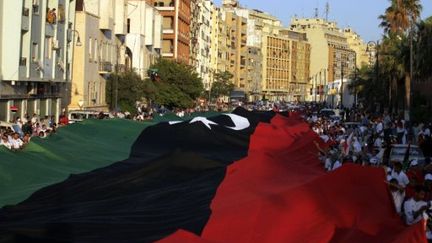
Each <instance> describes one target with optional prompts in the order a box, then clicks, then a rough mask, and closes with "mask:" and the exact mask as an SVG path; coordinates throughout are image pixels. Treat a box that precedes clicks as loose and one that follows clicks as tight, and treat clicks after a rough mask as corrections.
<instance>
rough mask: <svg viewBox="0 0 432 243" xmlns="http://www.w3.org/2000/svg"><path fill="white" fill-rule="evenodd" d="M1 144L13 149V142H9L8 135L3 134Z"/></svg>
mask: <svg viewBox="0 0 432 243" xmlns="http://www.w3.org/2000/svg"><path fill="white" fill-rule="evenodd" d="M0 145H2V146H5V147H6V148H7V149H12V146H11V144H10V143H9V139H8V137H7V136H5V135H3V136H2V137H1V141H0Z"/></svg>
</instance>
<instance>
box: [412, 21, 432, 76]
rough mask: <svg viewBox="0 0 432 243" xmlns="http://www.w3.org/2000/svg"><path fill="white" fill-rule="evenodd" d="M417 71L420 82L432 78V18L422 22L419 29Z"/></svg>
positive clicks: (417, 37)
mask: <svg viewBox="0 0 432 243" xmlns="http://www.w3.org/2000/svg"><path fill="white" fill-rule="evenodd" d="M417 29H418V31H417V36H416V56H415V57H416V58H415V64H416V65H415V71H416V73H415V74H416V78H417V79H418V80H427V79H428V78H430V77H431V76H432V69H431V68H430V66H431V63H432V16H431V17H429V18H427V19H426V20H424V21H421V22H420V23H419V24H418V27H417Z"/></svg>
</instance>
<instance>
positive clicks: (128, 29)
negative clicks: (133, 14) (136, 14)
mask: <svg viewBox="0 0 432 243" xmlns="http://www.w3.org/2000/svg"><path fill="white" fill-rule="evenodd" d="M155 4H156V3H155ZM130 24H131V20H130V19H127V33H128V34H129V33H130Z"/></svg>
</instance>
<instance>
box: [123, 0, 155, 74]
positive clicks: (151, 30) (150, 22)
mask: <svg viewBox="0 0 432 243" xmlns="http://www.w3.org/2000/svg"><path fill="white" fill-rule="evenodd" d="M127 12H128V14H127V16H128V17H127V30H126V32H127V34H126V42H125V44H126V53H127V60H129V61H128V66H130V67H132V68H133V70H135V71H136V72H137V73H138V74H139V75H140V76H141V78H146V77H147V75H148V72H147V71H148V69H149V67H150V66H151V65H152V64H154V63H155V61H156V60H157V58H159V57H160V52H161V48H162V15H161V14H160V13H159V11H157V10H156V8H155V7H154V6H153V5H152V4H151V2H150V1H149V0H146V1H140V0H129V4H128V11H127Z"/></svg>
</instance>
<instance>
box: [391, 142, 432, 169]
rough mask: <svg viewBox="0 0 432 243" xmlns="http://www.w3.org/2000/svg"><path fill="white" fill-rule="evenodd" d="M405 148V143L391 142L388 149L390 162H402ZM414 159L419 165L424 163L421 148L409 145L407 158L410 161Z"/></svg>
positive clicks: (406, 146) (406, 147)
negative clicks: (390, 146) (389, 149)
mask: <svg viewBox="0 0 432 243" xmlns="http://www.w3.org/2000/svg"><path fill="white" fill-rule="evenodd" d="M407 149H408V145H407V144H393V145H392V148H391V151H390V162H392V161H398V162H401V163H403V160H404V158H405V154H406V151H407ZM414 159H416V160H417V161H418V163H419V164H420V165H422V164H424V163H425V157H424V155H423V152H422V151H421V149H420V148H419V147H418V146H417V145H410V151H409V159H408V160H409V161H412V160H414Z"/></svg>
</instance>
